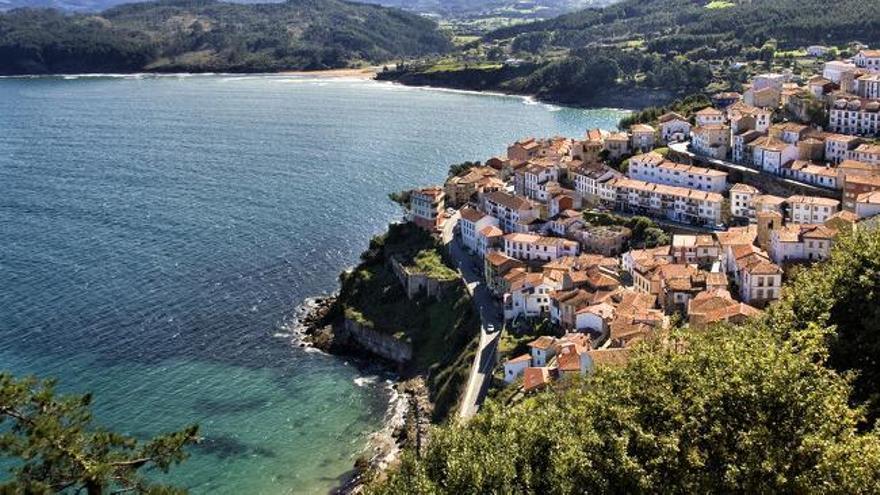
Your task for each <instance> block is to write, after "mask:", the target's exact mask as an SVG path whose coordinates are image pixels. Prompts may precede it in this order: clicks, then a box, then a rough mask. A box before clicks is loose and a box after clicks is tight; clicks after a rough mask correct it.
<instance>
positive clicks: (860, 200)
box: [856, 190, 880, 219]
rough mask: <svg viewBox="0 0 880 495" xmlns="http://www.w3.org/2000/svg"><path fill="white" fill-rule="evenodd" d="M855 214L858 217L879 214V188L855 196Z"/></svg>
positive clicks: (862, 217)
mask: <svg viewBox="0 0 880 495" xmlns="http://www.w3.org/2000/svg"><path fill="white" fill-rule="evenodd" d="M856 215H857V216H858V217H859V219H865V218H870V217H873V216H876V215H880V190H877V191H872V192H866V193H862V194H860V195H859V196H858V197H857V198H856Z"/></svg>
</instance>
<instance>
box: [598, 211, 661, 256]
mask: <svg viewBox="0 0 880 495" xmlns="http://www.w3.org/2000/svg"><path fill="white" fill-rule="evenodd" d="M584 220H586V221H587V222H589V223H590V224H592V225H598V226H608V225H619V226H623V227H626V228H628V229H630V230H631V231H632V237H631V238H630V240H629V244H630V246H632V247H634V248H639V249H642V248H655V247H658V246H665V245H667V244H669V243H670V242H671V239H670V238H669V234H667V233H666V232H665V231H664V230H663V229H661V228H660V226H659V225H657V223H656V222H654V221H653V220H651V219H650V218H648V217H643V216H634V217H624V216H620V215H615V214H613V213H604V212H599V213H597V212H593V211H585V212H584Z"/></svg>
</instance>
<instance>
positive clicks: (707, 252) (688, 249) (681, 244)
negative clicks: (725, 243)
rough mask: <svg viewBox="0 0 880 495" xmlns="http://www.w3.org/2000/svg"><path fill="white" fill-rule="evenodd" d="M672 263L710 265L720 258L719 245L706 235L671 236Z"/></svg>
mask: <svg viewBox="0 0 880 495" xmlns="http://www.w3.org/2000/svg"><path fill="white" fill-rule="evenodd" d="M670 254H672V262H673V263H684V264H697V265H711V264H712V263H714V262H715V261H718V259H719V258H720V257H721V245H719V244H718V241H716V240H715V238H714V237H713V236H711V235H708V234H701V235H685V234H675V235H673V236H672V249H671V251H670Z"/></svg>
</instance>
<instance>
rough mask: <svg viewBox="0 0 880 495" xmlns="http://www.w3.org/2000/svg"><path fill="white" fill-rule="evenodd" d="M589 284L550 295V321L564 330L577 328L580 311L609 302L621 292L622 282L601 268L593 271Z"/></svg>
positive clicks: (582, 284)
mask: <svg viewBox="0 0 880 495" xmlns="http://www.w3.org/2000/svg"><path fill="white" fill-rule="evenodd" d="M592 272H593V273H592V274H591V275H592V277H589V278H587V280H588V282H586V283H580V284H578V285H577V286H576V287H572V288H571V289H567V290H559V291H556V292H554V293H552V294H551V295H550V320H551V321H552V322H553V323H554V324H556V325H559V326H561V327H562V328H564V329H567V330H571V329H574V328H577V321H576V320H577V314H578V312H579V311H580V310H582V309H584V308H586V307H589V306H594V305H597V304H601V303H603V302H606V301H608V300H609V299H610V298H611V297H612V296H613V295H614V294H615V293H617V292H618V291H619V290H620V280H618V279H617V278H616V277H614V276H611V275H610V274H607V273H603V272H602V271H601V270H600V269H599V268H594V269H593V270H592Z"/></svg>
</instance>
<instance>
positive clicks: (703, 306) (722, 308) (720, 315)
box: [687, 289, 761, 329]
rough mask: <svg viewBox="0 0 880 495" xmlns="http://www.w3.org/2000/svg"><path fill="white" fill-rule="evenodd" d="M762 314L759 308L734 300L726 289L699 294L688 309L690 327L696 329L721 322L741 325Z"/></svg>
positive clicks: (689, 304) (689, 303) (691, 301)
mask: <svg viewBox="0 0 880 495" xmlns="http://www.w3.org/2000/svg"><path fill="white" fill-rule="evenodd" d="M760 314H761V310H759V309H758V308H755V307H754V306H749V305H748V304H746V303H743V302H739V301H736V300H734V299H733V297H732V296H731V295H730V292H729V291H727V290H726V289H713V290H707V291H704V292H701V293H699V294H697V295H696V296H695V297H694V298H693V299H691V300H690V302H688V309H687V316H688V325H689V326H690V327H691V328H695V329H704V328H706V327H708V326H709V325H712V324H715V323H721V322H729V323H734V324H741V323H744V322H745V321H746V320H748V319H749V318H752V317H755V316H758V315H760Z"/></svg>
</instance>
